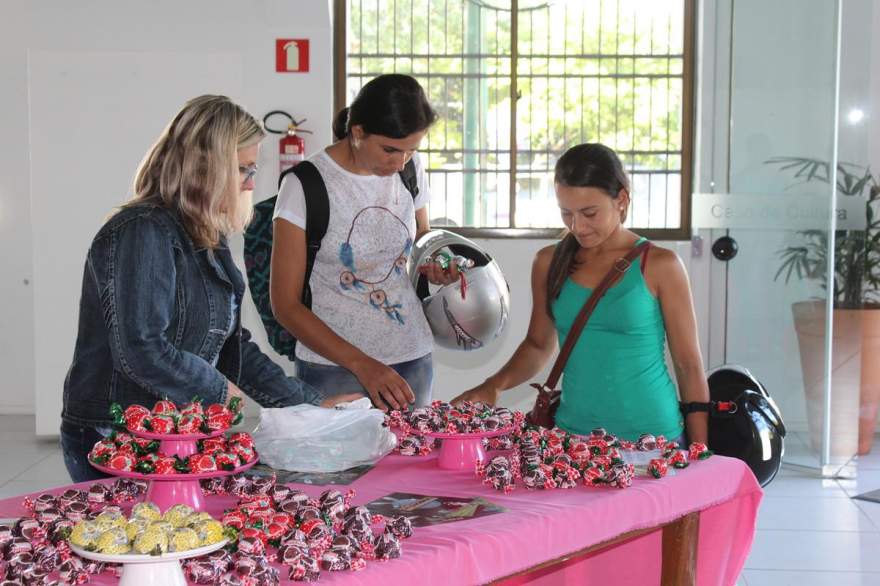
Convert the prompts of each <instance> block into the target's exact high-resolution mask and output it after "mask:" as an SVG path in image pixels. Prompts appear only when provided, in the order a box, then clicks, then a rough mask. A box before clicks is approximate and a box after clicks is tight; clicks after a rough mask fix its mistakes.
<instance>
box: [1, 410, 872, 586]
mask: <svg viewBox="0 0 880 586" xmlns="http://www.w3.org/2000/svg"><path fill="white" fill-rule="evenodd" d="M33 429H34V420H33V417H22V416H8V415H0V445H3V446H15V447H16V448H17V449H16V452H15V454H14V455H12V454H11V453H10V451H9V450H4V451H3V454H2V456H0V498H6V497H9V496H15V495H19V494H22V493H27V492H33V491H37V490H40V489H43V488H47V487H50V486H58V485H62V484H67V483H68V482H69V480H68V477H67V472H66V471H65V469H64V463H63V462H62V459H61V453H60V451H59V449H58V443H57V440H38V439H35V437H34V435H33ZM875 489H880V442H878V448H877V450H876V452H875V453H874V454H871V455H869V456H866V457H862V458H861V459H860V461H859V463H858V480H840V481H835V480H820V479H817V478H815V477H812V476H809V475H807V474H805V473H804V472H800V471H797V470H789V469H785V468H783V470H782V471H781V472H780V474H779V476H777V478H776V479H775V480H774V481H773V482H772V483H771V484H770V486H768V487H767V489H766V491H765V497H764V501H763V503H762V505H761V511H760V514H759V517H758V533H757V535H756V537H755V542H754V545H753V546H752V553H751V555H750V556H749V559H748V561H747V562H746V567H745V570H744V572H743V575H742V576H741V577H740V579H739V582H738V583H737V586H880V504H875V503H869V502H866V501H860V500H851V499H850V497H851V496H853V495H856V494H861V493H863V492H867V491H870V490H875Z"/></svg>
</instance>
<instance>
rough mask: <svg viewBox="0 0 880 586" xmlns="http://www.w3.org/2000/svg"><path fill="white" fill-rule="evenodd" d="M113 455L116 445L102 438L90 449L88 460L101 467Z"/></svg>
mask: <svg viewBox="0 0 880 586" xmlns="http://www.w3.org/2000/svg"><path fill="white" fill-rule="evenodd" d="M114 455H116V444H115V443H114V442H113V440H111V439H108V438H104V439H102V440H100V441H98V442H96V443H95V445H94V446H93V447H92V451H91V452H89V460H91V461H92V462H94V463H95V464H100V465H102V466H103V465H104V464H106V463H107V460H109V459H110V458H112V457H113V456H114Z"/></svg>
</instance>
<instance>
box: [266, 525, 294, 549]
mask: <svg viewBox="0 0 880 586" xmlns="http://www.w3.org/2000/svg"><path fill="white" fill-rule="evenodd" d="M287 530H288V528H287V527H285V526H284V525H280V524H278V523H269V524H267V525H266V526H265V529H264V530H263V531H264V533H265V535H266V542H267V543H269V544H271V545H273V546H275V547H278V545H279V544H280V543H281V538H282V537H284V535H285V534H286V533H287Z"/></svg>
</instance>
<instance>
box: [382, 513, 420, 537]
mask: <svg viewBox="0 0 880 586" xmlns="http://www.w3.org/2000/svg"><path fill="white" fill-rule="evenodd" d="M385 528H386V530H390V531H391V532H392V533H394V534H395V535H396V536H397V537H401V538H407V537H411V536H412V534H413V528H412V521H410V520H409V519H408V518H407V517H404V516H403V515H401V516H399V517H394V518H393V519H391V520H390V521H386V523H385Z"/></svg>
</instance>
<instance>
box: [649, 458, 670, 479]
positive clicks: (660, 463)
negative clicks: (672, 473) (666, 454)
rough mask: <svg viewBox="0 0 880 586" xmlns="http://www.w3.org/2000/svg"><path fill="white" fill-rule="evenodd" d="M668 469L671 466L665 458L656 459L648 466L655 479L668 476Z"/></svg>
mask: <svg viewBox="0 0 880 586" xmlns="http://www.w3.org/2000/svg"><path fill="white" fill-rule="evenodd" d="M668 469H669V465H668V464H667V463H666V460H664V459H663V458H654V459H653V460H651V462H650V463H649V464H648V472H649V473H650V474H651V476H653V477H654V478H663V477H664V476H666V472H667V470H668Z"/></svg>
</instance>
